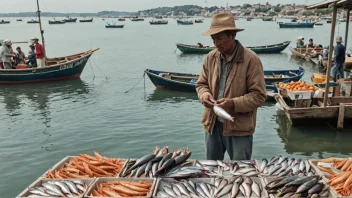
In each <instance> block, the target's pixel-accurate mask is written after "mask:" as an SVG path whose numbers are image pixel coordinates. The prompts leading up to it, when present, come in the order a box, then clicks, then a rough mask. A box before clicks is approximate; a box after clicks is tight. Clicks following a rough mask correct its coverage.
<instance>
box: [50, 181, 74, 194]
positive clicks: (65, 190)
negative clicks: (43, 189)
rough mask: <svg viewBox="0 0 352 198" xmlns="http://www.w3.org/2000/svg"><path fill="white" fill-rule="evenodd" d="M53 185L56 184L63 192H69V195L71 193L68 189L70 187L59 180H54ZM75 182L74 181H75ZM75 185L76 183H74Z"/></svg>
mask: <svg viewBox="0 0 352 198" xmlns="http://www.w3.org/2000/svg"><path fill="white" fill-rule="evenodd" d="M54 184H55V185H57V186H58V187H60V189H61V191H62V192H63V193H64V194H69V195H72V193H71V191H70V188H69V187H68V186H67V185H66V184H65V183H63V182H59V181H55V182H54ZM75 184H76V183H75ZM76 185H77V184H76Z"/></svg>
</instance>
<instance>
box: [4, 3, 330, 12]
mask: <svg viewBox="0 0 352 198" xmlns="http://www.w3.org/2000/svg"><path fill="white" fill-rule="evenodd" d="M320 1H323V0H232V1H229V0H207V6H224V7H225V6H226V3H227V2H229V6H230V5H243V4H244V3H250V4H254V3H262V4H265V3H266V2H269V3H270V4H273V5H276V4H279V3H280V4H288V3H295V4H303V5H310V4H314V3H317V2H320ZM39 3H40V6H41V8H40V9H41V11H43V12H62V13H65V12H77V13H82V12H94V13H95V12H99V11H104V10H106V11H129V12H136V11H139V10H144V9H150V8H157V7H172V6H176V5H189V4H192V5H200V6H203V7H204V6H205V0H39ZM0 5H1V11H0V13H14V12H33V11H36V9H37V8H36V0H0Z"/></svg>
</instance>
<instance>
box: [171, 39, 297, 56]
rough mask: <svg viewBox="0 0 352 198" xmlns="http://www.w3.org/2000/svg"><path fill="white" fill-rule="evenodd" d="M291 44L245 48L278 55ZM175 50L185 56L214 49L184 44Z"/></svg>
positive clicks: (205, 52) (287, 42)
mask: <svg viewBox="0 0 352 198" xmlns="http://www.w3.org/2000/svg"><path fill="white" fill-rule="evenodd" d="M290 43H291V41H285V42H282V43H278V44H274V45H265V46H255V47H247V48H248V49H250V50H252V51H254V52H255V53H280V52H281V51H283V50H284V49H286V47H287V46H288V45H289V44H290ZM176 46H177V48H178V49H179V50H180V51H181V52H183V53H185V54H207V53H209V52H211V51H212V50H214V49H216V48H215V47H199V46H197V45H185V44H180V43H177V44H176Z"/></svg>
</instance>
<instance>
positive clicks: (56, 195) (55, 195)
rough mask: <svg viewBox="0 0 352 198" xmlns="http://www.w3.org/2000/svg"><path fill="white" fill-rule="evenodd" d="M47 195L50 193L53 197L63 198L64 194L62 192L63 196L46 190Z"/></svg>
mask: <svg viewBox="0 0 352 198" xmlns="http://www.w3.org/2000/svg"><path fill="white" fill-rule="evenodd" d="M45 192H46V193H48V194H49V195H51V196H54V197H59V196H63V193H62V192H61V194H59V193H57V192H54V191H51V190H49V189H48V190H46V191H45Z"/></svg>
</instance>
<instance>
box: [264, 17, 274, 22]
mask: <svg viewBox="0 0 352 198" xmlns="http://www.w3.org/2000/svg"><path fill="white" fill-rule="evenodd" d="M262 20H263V21H273V18H272V17H263V18H262Z"/></svg>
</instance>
